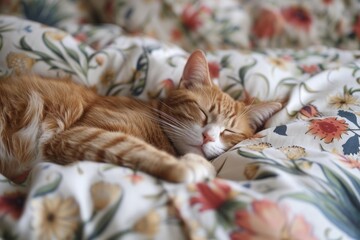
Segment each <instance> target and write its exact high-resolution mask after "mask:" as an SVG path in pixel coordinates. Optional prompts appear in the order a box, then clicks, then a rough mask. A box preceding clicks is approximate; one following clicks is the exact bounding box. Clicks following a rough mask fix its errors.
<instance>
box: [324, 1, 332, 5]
mask: <svg viewBox="0 0 360 240" xmlns="http://www.w3.org/2000/svg"><path fill="white" fill-rule="evenodd" d="M322 2H323V3H324V4H325V5H330V4H332V3H333V0H322Z"/></svg>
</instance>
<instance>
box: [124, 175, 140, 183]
mask: <svg viewBox="0 0 360 240" xmlns="http://www.w3.org/2000/svg"><path fill="white" fill-rule="evenodd" d="M126 178H127V179H129V180H130V182H131V183H133V184H138V183H140V182H142V181H144V177H143V176H141V175H139V174H136V173H133V174H130V175H128V176H126Z"/></svg>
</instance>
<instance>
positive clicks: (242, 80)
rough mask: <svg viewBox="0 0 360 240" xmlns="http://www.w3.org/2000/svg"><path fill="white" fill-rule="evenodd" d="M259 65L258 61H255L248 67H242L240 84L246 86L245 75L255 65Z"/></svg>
mask: <svg viewBox="0 0 360 240" xmlns="http://www.w3.org/2000/svg"><path fill="white" fill-rule="evenodd" d="M256 64H257V61H256V59H254V61H253V62H252V63H250V64H248V65H245V66H243V67H241V68H240V69H239V78H240V83H241V84H242V85H243V86H245V75H246V73H247V72H248V71H249V70H250V69H251V68H252V67H254V66H255V65H256Z"/></svg>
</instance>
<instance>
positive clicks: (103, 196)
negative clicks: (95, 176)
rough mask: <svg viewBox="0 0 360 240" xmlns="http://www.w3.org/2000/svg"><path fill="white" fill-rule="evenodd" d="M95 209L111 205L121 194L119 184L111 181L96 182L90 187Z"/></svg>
mask: <svg viewBox="0 0 360 240" xmlns="http://www.w3.org/2000/svg"><path fill="white" fill-rule="evenodd" d="M90 193H91V199H92V200H93V204H94V209H95V211H99V210H102V209H104V208H106V207H107V206H110V205H112V204H113V203H114V202H115V201H117V200H118V199H119V197H120V195H121V189H120V186H119V185H117V184H113V183H106V182H97V183H95V184H93V185H92V186H91V188H90Z"/></svg>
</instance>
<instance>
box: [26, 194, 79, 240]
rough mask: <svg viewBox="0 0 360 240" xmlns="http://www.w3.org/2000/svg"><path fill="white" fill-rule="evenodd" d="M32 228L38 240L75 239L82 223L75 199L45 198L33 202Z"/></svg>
mask: <svg viewBox="0 0 360 240" xmlns="http://www.w3.org/2000/svg"><path fill="white" fill-rule="evenodd" d="M32 207H33V214H34V217H33V221H32V227H33V229H34V231H35V234H36V239H73V238H74V235H75V232H76V230H77V228H78V226H79V223H80V211H79V206H78V204H77V202H76V201H75V199H74V198H72V197H69V198H61V197H53V198H50V197H48V198H43V199H36V200H33V201H32Z"/></svg>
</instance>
